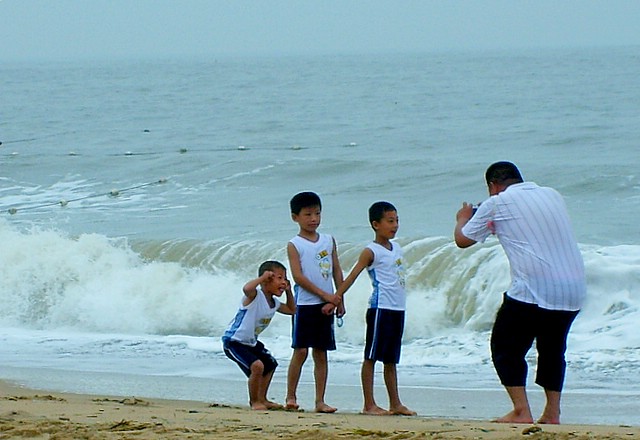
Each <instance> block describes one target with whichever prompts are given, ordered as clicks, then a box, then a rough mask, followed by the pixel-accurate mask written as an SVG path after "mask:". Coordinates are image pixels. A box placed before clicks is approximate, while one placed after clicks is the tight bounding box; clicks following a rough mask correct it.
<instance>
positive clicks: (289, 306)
mask: <svg viewBox="0 0 640 440" xmlns="http://www.w3.org/2000/svg"><path fill="white" fill-rule="evenodd" d="M284 292H285V295H287V303H286V304H282V303H280V307H279V308H278V312H280V313H284V314H285V315H294V314H295V313H296V299H295V298H294V297H293V292H291V283H290V282H289V280H287V287H286V289H284Z"/></svg>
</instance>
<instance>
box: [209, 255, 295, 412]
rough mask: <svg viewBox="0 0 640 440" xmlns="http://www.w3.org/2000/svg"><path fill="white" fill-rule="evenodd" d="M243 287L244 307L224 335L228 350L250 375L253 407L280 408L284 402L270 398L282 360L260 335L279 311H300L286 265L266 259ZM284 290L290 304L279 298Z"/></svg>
mask: <svg viewBox="0 0 640 440" xmlns="http://www.w3.org/2000/svg"><path fill="white" fill-rule="evenodd" d="M242 291H243V292H244V296H243V297H242V303H241V305H240V308H239V309H238V312H237V313H236V316H235V317H234V318H233V320H232V321H231V322H230V323H229V327H227V330H226V331H225V332H224V335H223V336H222V346H223V349H224V353H225V354H226V355H227V357H228V358H229V359H231V360H232V361H234V362H235V363H237V364H238V366H239V367H240V369H241V370H242V372H243V373H244V374H245V375H246V376H247V377H248V379H249V405H250V406H251V409H255V410H268V409H280V408H282V405H279V404H277V403H275V402H271V401H270V400H269V399H268V398H267V391H268V390H269V385H270V384H271V379H272V378H273V373H274V372H275V369H276V367H277V366H278V362H276V360H275V358H274V357H273V356H272V355H271V353H269V351H268V350H267V349H266V348H265V346H264V344H263V343H262V342H260V341H259V340H258V335H260V333H262V331H263V330H264V329H266V328H267V326H268V325H269V323H270V322H271V319H272V318H273V315H275V313H276V312H280V313H284V314H286V315H292V314H294V313H295V312H296V304H295V299H294V298H293V293H292V292H291V286H290V284H289V280H288V279H287V271H286V268H285V267H284V265H282V263H280V262H278V261H265V262H264V263H262V264H261V265H260V268H259V269H258V278H255V279H253V280H251V281H249V282H248V283H247V284H245V285H244V287H243V288H242ZM283 292H284V293H286V297H287V302H286V304H283V303H281V302H280V301H278V300H276V299H275V297H279V296H282V293H283Z"/></svg>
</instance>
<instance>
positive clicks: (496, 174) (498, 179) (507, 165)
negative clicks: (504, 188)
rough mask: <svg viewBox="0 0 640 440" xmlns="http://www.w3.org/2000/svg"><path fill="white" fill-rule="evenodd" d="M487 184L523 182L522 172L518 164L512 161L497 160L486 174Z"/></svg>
mask: <svg viewBox="0 0 640 440" xmlns="http://www.w3.org/2000/svg"><path fill="white" fill-rule="evenodd" d="M484 178H485V180H486V181H487V185H488V184H490V183H491V182H494V183H497V184H499V185H504V184H511V183H519V182H522V174H520V170H519V169H518V167H517V166H515V165H514V164H513V163H511V162H505V161H502V162H496V163H493V164H491V165H489V168H487V171H486V172H485V174H484Z"/></svg>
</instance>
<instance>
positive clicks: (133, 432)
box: [0, 381, 640, 440]
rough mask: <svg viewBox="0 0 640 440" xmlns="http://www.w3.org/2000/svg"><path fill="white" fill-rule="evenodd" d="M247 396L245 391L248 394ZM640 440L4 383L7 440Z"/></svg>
mask: <svg viewBox="0 0 640 440" xmlns="http://www.w3.org/2000/svg"><path fill="white" fill-rule="evenodd" d="M242 391H243V392H244V391H245V390H244V389H243V390H242ZM523 436H526V437H527V438H532V439H547V438H560V439H640V427H637V426H607V425H594V426H592V425H560V426H550V425H518V424H497V423H492V422H491V421H489V420H486V421H478V420H458V419H444V418H425V417H400V416H379V417H376V416H365V415H361V414H356V413H343V412H338V413H335V414H315V413H311V412H287V411H251V410H250V409H249V408H248V407H243V406H229V405H220V404H216V403H207V402H195V401H186V400H162V399H147V398H144V399H140V398H136V397H133V396H132V397H113V396H104V395H95V396H92V395H83V394H68V393H58V392H51V393H50V392H42V391H35V390H30V389H26V388H23V387H19V386H16V385H12V384H10V383H7V382H1V381H0V438H30V439H36V440H38V439H52V438H55V439H78V438H85V439H94V438H95V439H130V438H131V439H133V438H135V439H152V438H170V439H198V438H217V439H267V440H271V439H274V440H275V439H298V438H305V439H307V440H314V439H347V440H348V439H379V438H394V439H414V438H440V439H516V438H519V439H521V438H523Z"/></svg>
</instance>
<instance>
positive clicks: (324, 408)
mask: <svg viewBox="0 0 640 440" xmlns="http://www.w3.org/2000/svg"><path fill="white" fill-rule="evenodd" d="M337 410H338V408H334V407H333V406H329V405H327V404H326V403H324V402H320V403H317V404H316V412H317V413H325V414H330V413H334V412H336V411H337Z"/></svg>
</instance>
